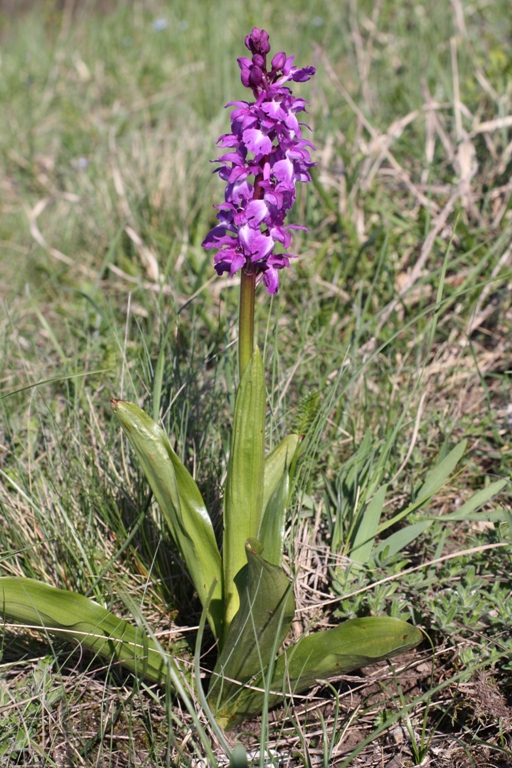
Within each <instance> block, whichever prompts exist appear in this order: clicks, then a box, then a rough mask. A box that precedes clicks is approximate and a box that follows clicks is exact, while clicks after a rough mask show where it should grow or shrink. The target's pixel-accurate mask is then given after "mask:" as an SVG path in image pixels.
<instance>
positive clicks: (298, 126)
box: [203, 27, 315, 293]
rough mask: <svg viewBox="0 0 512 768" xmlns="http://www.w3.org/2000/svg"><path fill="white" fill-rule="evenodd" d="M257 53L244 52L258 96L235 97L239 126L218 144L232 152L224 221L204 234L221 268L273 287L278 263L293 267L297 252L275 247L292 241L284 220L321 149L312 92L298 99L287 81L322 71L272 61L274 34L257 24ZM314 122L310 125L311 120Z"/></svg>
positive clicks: (252, 39) (224, 169)
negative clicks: (314, 135)
mask: <svg viewBox="0 0 512 768" xmlns="http://www.w3.org/2000/svg"><path fill="white" fill-rule="evenodd" d="M245 45H246V47H247V48H248V49H249V51H250V52H251V54H252V56H251V58H250V59H248V58H240V59H238V64H239V66H240V70H241V79H242V83H243V85H244V86H245V87H246V88H250V89H251V91H252V93H253V96H254V99H255V100H254V101H232V102H230V103H229V104H227V107H233V109H232V112H231V116H230V119H231V133H226V134H224V135H223V136H221V137H220V139H219V140H218V142H217V144H218V145H219V146H220V147H223V148H226V149H228V150H230V151H228V152H226V153H225V154H223V155H221V156H220V157H219V158H218V159H217V160H216V162H218V163H219V164H220V166H219V168H217V172H218V174H219V176H220V178H221V179H222V180H223V181H225V182H226V190H225V194H224V200H225V201H224V203H223V204H222V205H218V206H216V207H217V209H218V211H219V213H218V214H217V219H218V222H219V223H218V224H216V226H215V227H213V229H212V230H211V231H210V232H209V233H208V235H207V236H206V238H205V239H204V241H203V247H204V248H216V249H217V251H218V252H217V255H216V256H215V259H214V265H215V269H216V270H217V273H218V274H219V275H222V274H223V273H225V272H228V273H229V275H230V276H231V277H232V276H233V275H234V274H235V273H236V272H238V271H239V270H240V269H243V270H244V271H245V272H247V273H248V274H255V275H256V276H257V279H258V280H263V283H264V285H265V287H266V289H267V291H268V292H269V293H276V291H277V290H278V288H279V273H278V270H280V269H283V268H285V267H289V266H290V261H289V259H290V258H294V256H293V254H291V253H288V254H286V253H274V248H275V247H277V244H279V245H280V246H281V247H282V248H288V247H289V246H290V242H291V235H290V230H292V229H305V227H299V226H293V225H291V226H284V220H285V217H286V214H287V212H288V211H289V210H290V208H291V207H292V206H293V204H294V202H295V183H296V182H297V181H310V180H311V177H310V174H309V169H310V168H311V167H312V166H313V165H315V163H312V162H311V160H310V156H309V149H314V146H313V144H311V142H310V141H307V140H306V139H303V138H302V133H301V132H302V128H303V127H304V126H305V124H304V123H301V122H299V120H298V119H297V113H299V112H305V111H306V103H307V102H305V101H304V99H300V98H295V97H294V95H293V94H292V92H291V90H290V88H288V87H287V86H286V85H284V83H287V82H288V81H293V82H297V83H303V82H305V81H306V80H309V79H310V77H312V76H313V75H314V74H315V69H314V67H304V68H303V69H299V68H297V67H295V66H294V65H293V59H294V57H293V56H286V53H283V52H280V53H276V54H275V55H274V57H273V58H272V61H271V63H270V69H269V68H268V66H267V54H268V53H269V52H270V44H269V39H268V34H267V32H265V30H264V29H258V28H257V27H255V28H254V29H253V30H252V32H251V34H250V35H247V37H246V38H245ZM305 127H306V128H307V127H308V126H305Z"/></svg>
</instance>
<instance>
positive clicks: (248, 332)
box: [238, 270, 256, 381]
mask: <svg viewBox="0 0 512 768" xmlns="http://www.w3.org/2000/svg"><path fill="white" fill-rule="evenodd" d="M241 275H242V278H241V283H240V316H239V332H238V370H239V373H240V381H242V376H243V375H244V371H245V369H246V367H247V364H248V362H249V360H250V359H251V357H252V353H253V352H254V297H255V294H256V275H255V274H247V273H246V272H245V271H244V270H242V272H241Z"/></svg>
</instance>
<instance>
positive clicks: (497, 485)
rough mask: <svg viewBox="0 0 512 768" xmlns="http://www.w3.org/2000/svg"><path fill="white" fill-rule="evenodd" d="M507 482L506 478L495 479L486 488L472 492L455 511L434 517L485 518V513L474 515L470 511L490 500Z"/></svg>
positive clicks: (441, 518)
mask: <svg viewBox="0 0 512 768" xmlns="http://www.w3.org/2000/svg"><path fill="white" fill-rule="evenodd" d="M507 483H508V480H496V482H494V483H491V484H490V485H488V486H487V488H482V490H481V491H477V492H476V493H475V494H473V496H471V498H470V499H468V500H467V501H466V503H465V504H463V505H462V507H461V508H460V509H457V510H456V511H455V512H450V513H449V514H447V515H438V516H436V517H435V518H434V519H435V520H440V521H444V520H473V519H477V520H486V519H487V516H486V515H485V513H481V514H479V515H476V517H475V516H474V515H472V513H473V512H475V510H477V509H478V508H479V507H481V506H482V505H483V504H486V503H487V502H488V501H490V500H491V499H492V498H493V496H496V495H497V494H498V493H500V492H501V491H502V490H503V488H504V487H505V486H506V485H507Z"/></svg>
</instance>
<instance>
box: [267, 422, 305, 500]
mask: <svg viewBox="0 0 512 768" xmlns="http://www.w3.org/2000/svg"><path fill="white" fill-rule="evenodd" d="M299 443H300V436H299V435H287V436H286V437H285V438H284V440H281V442H280V443H279V445H277V446H276V447H275V448H274V450H273V451H272V452H271V453H269V455H268V456H267V458H266V459H265V474H264V488H263V510H265V509H266V508H267V505H268V502H269V501H270V499H271V497H272V496H273V495H274V493H275V492H276V490H277V487H278V485H279V484H280V482H281V480H282V478H283V475H284V473H285V471H286V472H288V471H289V469H290V466H291V463H292V461H293V458H294V456H295V452H296V450H297V448H298V445H299Z"/></svg>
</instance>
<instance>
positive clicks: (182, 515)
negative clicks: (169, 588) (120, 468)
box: [112, 400, 223, 637]
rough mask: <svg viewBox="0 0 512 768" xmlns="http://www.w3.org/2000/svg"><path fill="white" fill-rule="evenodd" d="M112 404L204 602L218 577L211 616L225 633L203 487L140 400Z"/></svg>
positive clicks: (214, 628) (215, 549)
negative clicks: (195, 479)
mask: <svg viewBox="0 0 512 768" xmlns="http://www.w3.org/2000/svg"><path fill="white" fill-rule="evenodd" d="M112 407H113V409H114V413H115V414H116V416H117V418H118V419H119V421H120V423H121V426H122V428H123V431H124V433H125V435H126V437H127V438H128V440H129V441H130V444H131V445H132V447H133V448H134V449H135V452H136V453H137V456H138V458H139V461H140V463H141V465H142V469H143V470H144V474H145V475H146V478H147V481H148V483H149V485H150V486H151V489H152V491H153V493H154V494H155V498H156V500H157V501H158V504H159V505H160V509H161V510H162V514H163V516H164V519H165V521H166V523H167V525H168V527H169V530H170V532H171V536H172V538H173V540H174V542H175V544H176V546H177V547H178V549H179V551H180V553H181V555H182V557H183V559H184V561H185V564H186V566H187V569H188V572H189V574H190V576H191V578H192V581H193V582H194V586H195V588H196V590H197V593H198V595H199V599H200V600H201V603H202V604H203V605H205V603H206V599H207V597H208V592H209V589H210V587H211V585H212V584H213V582H214V581H216V584H217V586H216V587H215V590H214V593H213V599H212V601H211V603H210V607H209V611H208V621H209V624H210V626H211V628H212V631H213V633H214V635H215V637H221V634H222V622H223V603H222V601H223V592H222V563H221V557H220V553H219V549H218V547H217V542H216V540H215V534H214V532H213V526H212V523H211V520H210V517H209V515H208V512H207V510H206V507H205V505H204V502H203V499H202V496H201V493H200V492H199V488H198V487H197V485H196V483H195V481H194V478H193V477H192V475H191V474H190V473H189V472H188V470H187V469H186V467H185V466H184V464H183V463H182V461H181V460H180V459H179V458H178V456H177V455H176V453H175V452H174V451H173V449H172V447H171V444H170V442H169V440H168V438H167V435H166V434H165V432H164V431H163V429H162V428H161V427H159V426H158V424H157V423H156V422H154V421H153V419H152V418H150V417H149V416H148V415H147V414H146V413H144V411H143V410H142V409H141V408H139V407H138V405H134V404H133V403H128V402H127V401H125V400H112Z"/></svg>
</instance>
